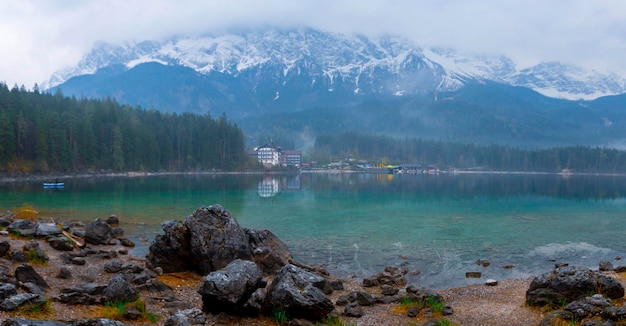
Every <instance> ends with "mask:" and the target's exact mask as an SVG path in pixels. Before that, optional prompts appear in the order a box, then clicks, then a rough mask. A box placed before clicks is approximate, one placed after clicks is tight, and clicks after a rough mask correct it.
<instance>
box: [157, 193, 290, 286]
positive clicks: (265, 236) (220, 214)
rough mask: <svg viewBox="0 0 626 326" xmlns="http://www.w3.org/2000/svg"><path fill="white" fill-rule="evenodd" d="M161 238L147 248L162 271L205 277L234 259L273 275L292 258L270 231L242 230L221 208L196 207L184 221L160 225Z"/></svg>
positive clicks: (285, 247) (159, 236)
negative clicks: (246, 262) (162, 233)
mask: <svg viewBox="0 0 626 326" xmlns="http://www.w3.org/2000/svg"><path fill="white" fill-rule="evenodd" d="M161 227H162V228H163V231H165V232H164V233H165V234H164V235H157V236H156V238H155V240H154V242H153V243H152V244H151V245H150V251H149V253H148V257H147V258H148V262H149V264H150V265H151V267H161V268H162V269H163V271H164V272H166V273H172V272H181V271H187V270H195V271H197V272H199V273H201V274H204V275H206V274H208V273H210V272H213V271H217V270H220V269H222V268H224V267H225V266H226V265H228V264H229V263H230V262H232V261H233V260H235V259H242V260H252V261H254V262H256V263H257V265H258V266H259V267H260V268H261V269H262V270H263V271H264V272H266V273H274V272H275V271H276V270H278V269H279V268H280V267H282V266H284V265H286V264H287V263H288V262H289V260H290V259H291V254H290V253H289V250H288V249H287V246H286V245H285V244H284V243H283V242H281V241H280V239H278V238H277V237H276V236H274V235H273V234H272V233H271V232H269V231H257V230H252V229H243V228H242V227H241V226H240V225H239V223H237V221H236V220H235V218H234V217H233V216H232V215H231V214H230V213H229V212H228V211H227V210H226V209H224V207H222V206H221V205H212V206H208V207H200V208H198V209H197V210H196V211H195V212H194V213H193V214H192V215H190V216H188V217H187V218H186V219H185V220H184V221H182V222H180V221H167V222H164V223H162V224H161Z"/></svg>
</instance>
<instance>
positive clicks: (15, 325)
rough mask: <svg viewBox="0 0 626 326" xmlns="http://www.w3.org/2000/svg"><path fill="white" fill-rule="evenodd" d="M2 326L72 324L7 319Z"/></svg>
mask: <svg viewBox="0 0 626 326" xmlns="http://www.w3.org/2000/svg"><path fill="white" fill-rule="evenodd" d="M1 325H2V326H69V325H70V324H68V323H64V322H60V321H53V320H36V319H22V318H17V317H13V318H7V320H5V321H3V322H2V324H1Z"/></svg>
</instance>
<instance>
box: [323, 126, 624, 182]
mask: <svg viewBox="0 0 626 326" xmlns="http://www.w3.org/2000/svg"><path fill="white" fill-rule="evenodd" d="M346 157H351V158H354V159H366V160H369V161H370V162H372V163H380V162H382V163H385V164H387V163H391V164H401V163H415V164H422V165H428V164H436V165H438V166H439V167H446V166H454V167H456V168H465V169H469V168H477V169H483V170H500V171H524V172H560V171H562V170H563V169H569V170H571V171H572V172H581V173H583V172H584V173H625V172H626V152H625V151H621V150H616V149H610V148H604V147H586V146H572V147H555V148H548V149H520V148H513V147H508V146H504V145H488V146H487V145H486V146H479V145H475V144H463V143H448V142H441V141H434V140H423V139H395V138H392V137H388V136H377V135H367V134H361V133H355V132H348V133H341V134H325V135H322V136H318V137H317V139H316V141H315V146H314V150H313V151H312V154H311V158H312V159H313V160H317V161H319V162H329V161H331V160H337V159H341V158H346Z"/></svg>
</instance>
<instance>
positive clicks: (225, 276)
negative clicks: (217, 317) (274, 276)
mask: <svg viewBox="0 0 626 326" xmlns="http://www.w3.org/2000/svg"><path fill="white" fill-rule="evenodd" d="M264 286H265V282H263V272H262V271H261V269H260V268H259V267H258V266H257V265H256V264H255V263H254V262H251V261H249V260H241V259H237V260H234V261H232V262H231V263H230V264H228V265H227V266H226V267H225V268H224V269H221V270H219V271H214V272H211V273H209V274H208V275H207V276H205V277H204V279H203V280H202V284H201V285H200V289H199V290H198V293H200V295H202V303H203V305H202V309H203V310H204V311H206V312H212V313H220V312H227V313H235V314H236V313H248V314H258V313H260V310H257V311H245V310H246V309H244V308H243V307H244V305H245V303H246V302H247V301H248V299H249V298H250V296H251V295H252V293H254V292H255V291H256V290H257V289H258V288H261V287H264Z"/></svg>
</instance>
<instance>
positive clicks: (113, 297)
mask: <svg viewBox="0 0 626 326" xmlns="http://www.w3.org/2000/svg"><path fill="white" fill-rule="evenodd" d="M102 296H103V298H104V301H105V302H114V301H135V300H137V297H138V296H137V291H136V290H135V288H134V287H133V286H132V285H131V284H130V283H128V282H127V281H126V280H125V279H124V277H123V276H122V275H120V274H118V275H115V276H113V278H112V279H111V280H110V281H109V284H108V285H107V287H106V289H104V291H103V293H102Z"/></svg>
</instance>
